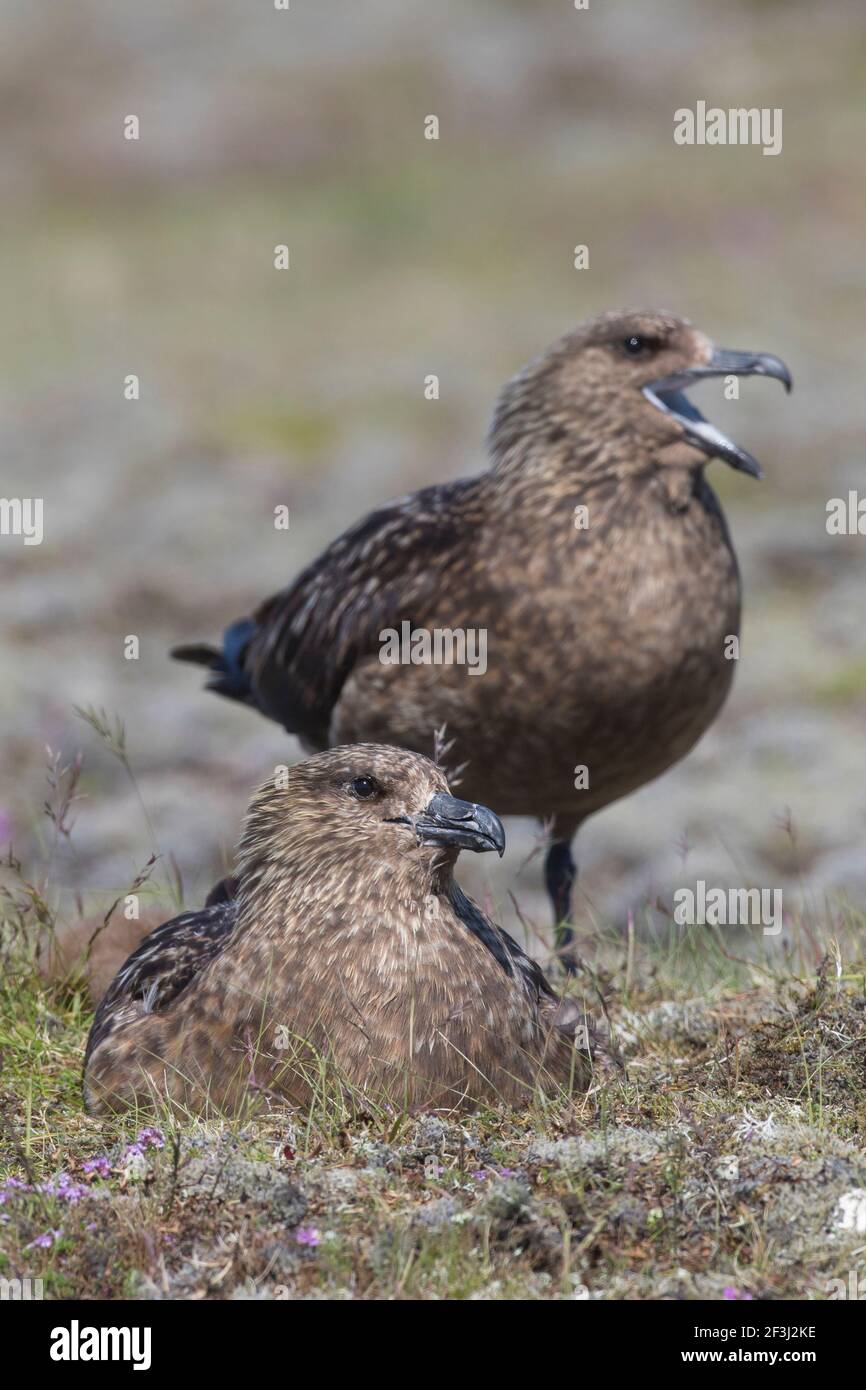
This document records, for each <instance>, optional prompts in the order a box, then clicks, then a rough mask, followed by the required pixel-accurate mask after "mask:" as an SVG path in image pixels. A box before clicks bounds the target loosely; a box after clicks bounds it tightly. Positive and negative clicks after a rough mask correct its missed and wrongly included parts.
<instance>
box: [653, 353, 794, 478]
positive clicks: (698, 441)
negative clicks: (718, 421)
mask: <svg viewBox="0 0 866 1390" xmlns="http://www.w3.org/2000/svg"><path fill="white" fill-rule="evenodd" d="M711 376H768V377H775V379H776V380H777V381H781V382H782V384H783V385H784V387H785V390H786V391H790V390H791V387H792V386H793V384H794V383H793V381H792V379H791V373H790V372H789V371H788V368H787V367H786V366H785V363H784V362H783V361H782V359H781V357H775V356H774V355H773V353H771V352H738V351H736V350H735V349H733V348H716V349H715V350H714V352H713V355H712V357H711V358H710V360H709V362H705V363H704V364H703V365H702V366H700V367H688V368H684V369H683V371H681V372H674V373H672V374H671V375H670V376H666V377H662V378H661V379H660V380H659V381H652V382H650V384H649V385H648V386H645V387H644V388H643V393H644V395H645V396H646V398H647V400H648V401H649V402H650V404H651V405H654V406H655V407H656V409H657V410H661V411H663V412H664V413H665V414H666V415H671V416H673V418H674V419H675V420H678V421H679V423H680V424H681V425H682V427H683V430H684V432H685V435H686V437H687V438H688V439H689V440H690V441H691V443H693V444H694V445H695V446H696V447H697V448H698V449H701V450H702V451H703V453H705V454H707V455H708V456H709V457H710V458H720V459H723V460H724V461H725V463H728V464H730V466H731V468H736V469H738V470H739V472H741V473H748V474H749V475H750V476H751V477H753V478H761V477H763V473H762V471H761V465H760V464H759V463H758V460H757V459H756V458H753V457H752V455H751V454H750V453H748V451H747V450H746V449H743V448H742V447H741V446H740V445H739V444H735V443H734V441H733V440H732V439H729V438H728V437H727V435H725V434H723V433H722V431H721V430H720V429H717V428H716V426H715V425H712V424H710V422H709V420H705V419H704V417H703V415H702V414H701V412H700V411H699V410H698V408H697V406H694V405H692V403H691V401H690V400H689V399H688V397H687V396H686V395H685V394H684V392H685V390H686V388H687V387H689V386H694V385H695V383H696V382H699V381H703V380H704V379H705V378H706V377H711Z"/></svg>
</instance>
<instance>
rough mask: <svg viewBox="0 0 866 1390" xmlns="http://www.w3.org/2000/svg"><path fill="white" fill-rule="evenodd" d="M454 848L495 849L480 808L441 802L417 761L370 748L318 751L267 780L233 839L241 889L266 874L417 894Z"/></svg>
mask: <svg viewBox="0 0 866 1390" xmlns="http://www.w3.org/2000/svg"><path fill="white" fill-rule="evenodd" d="M461 849H469V850H473V851H475V852H476V853H483V852H485V851H487V850H496V851H497V853H498V854H500V855H501V854H502V853H503V851H504V849H505V832H504V830H503V828H502V823H501V821H500V820H499V818H498V817H497V816H495V815H494V814H493V812H492V811H489V810H488V809H487V807H486V806H479V805H476V804H475V803H474V802H469V801H459V800H458V799H457V798H456V797H454V796H451V794H450V793H449V791H448V783H447V781H446V779H445V775H444V773H443V772H442V771H441V769H440V768H438V767H437V766H436V765H435V763H432V762H431V761H430V760H429V759H428V758H424V757H422V756H421V755H420V754H417V753H409V752H406V751H405V750H403V749H399V748H390V747H386V746H383V745H379V744H372V743H369V744H368V743H364V744H349V745H346V746H344V747H338V748H332V749H328V750H327V751H326V752H324V753H319V754H317V755H316V756H315V757H312V758H309V759H307V761H306V762H302V763H299V764H297V766H295V767H292V768H289V769H288V770H287V771H285V772H284V773H283V774H282V775H280V773H279V772H278V773H277V776H276V777H275V778H271V779H269V780H268V782H266V783H265V784H264V786H263V787H261V788H260V789H259V791H258V792H257V793H256V795H255V796H254V798H253V801H252V804H251V806H250V810H249V814H248V816H247V821H246V825H245V829H244V835H243V838H242V841H241V852H240V877H241V883H242V885H243V884H244V883H245V882H246V884H248V885H249V884H250V883H251V882H252V881H254V880H255V879H256V878H257V877H259V878H260V877H261V875H262V874H266V875H267V876H268V877H269V878H271V879H273V877H274V875H277V876H282V877H284V878H285V879H286V880H288V879H289V878H290V879H291V880H292V881H293V882H295V883H296V884H297V883H306V882H309V883H310V884H311V885H312V883H313V882H315V881H316V880H318V879H321V877H322V876H323V875H333V876H335V879H336V880H337V881H343V882H348V881H349V880H351V881H352V882H353V883H357V882H358V881H361V882H362V883H363V884H364V885H365V887H366V889H367V890H368V891H369V893H370V894H372V895H374V896H375V895H376V894H377V893H378V892H381V891H382V890H383V889H384V888H386V887H387V886H388V885H389V884H391V883H398V884H400V885H402V886H403V887H405V886H406V885H408V884H412V885H415V886H417V887H418V888H419V889H420V890H421V891H423V892H426V891H428V890H429V887H430V885H431V884H432V883H433V881H434V880H435V879H436V878H437V877H440V876H442V877H443V881H444V880H447V879H448V878H449V876H450V870H451V868H452V867H453V865H454V862H455V860H456V858H457V855H458V854H459V852H460V850H461Z"/></svg>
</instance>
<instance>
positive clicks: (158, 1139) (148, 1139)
mask: <svg viewBox="0 0 866 1390" xmlns="http://www.w3.org/2000/svg"><path fill="white" fill-rule="evenodd" d="M136 1143H137V1144H140V1145H141V1148H142V1149H164V1148H165V1135H164V1134H163V1132H162V1130H161V1129H157V1128H156V1127H155V1126H154V1125H148V1126H147V1128H146V1129H143V1130H141V1131H140V1132H139V1134H138V1137H137V1139H136Z"/></svg>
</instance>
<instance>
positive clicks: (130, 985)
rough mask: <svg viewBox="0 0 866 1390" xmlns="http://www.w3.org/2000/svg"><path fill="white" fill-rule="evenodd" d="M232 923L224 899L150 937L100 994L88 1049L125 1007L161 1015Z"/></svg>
mask: <svg viewBox="0 0 866 1390" xmlns="http://www.w3.org/2000/svg"><path fill="white" fill-rule="evenodd" d="M236 922H237V902H236V901H235V900H234V899H233V898H224V899H222V900H221V901H219V902H216V903H214V904H212V906H210V907H204V908H202V909H201V910H200V911H198V912H183V913H181V915H180V916H179V917H173V918H172V919H171V921H170V922H163V924H162V926H161V927H156V928H155V930H154V931H152V932H150V933H149V934H148V935H147V936H146V937H145V938H144V940H143V941H142V942H141V944H140V945H139V946H138V947H137V948H136V949H135V950H134V951H133V953H132V955H131V956H130V957H129V958H128V960H127V961H126V962H125V964H124V965H122V966H121V968H120V970H119V971H118V972H117V974H116V976H115V977H114V980H113V981H112V983H111V984H110V985H109V987H108V989H107V990H106V992H105V994H104V995H103V997H102V999H101V1001H100V1004H99V1008H98V1009H97V1010H96V1014H95V1017H94V1019H93V1026H92V1028H91V1030H90V1037H89V1038H88V1040H87V1052H86V1054H85V1059H84V1062H85V1066H86V1065H87V1061H88V1058H89V1057H90V1054H91V1052H92V1051H93V1049H94V1048H95V1047H96V1046H97V1045H98V1044H99V1043H100V1042H102V1040H103V1039H104V1038H106V1037H107V1036H108V1034H109V1033H110V1032H112V1031H113V1028H114V1026H115V1023H116V1021H117V1019H118V1015H119V1013H120V1011H121V1010H125V1009H127V1007H128V1006H129V1005H130V1004H135V1005H136V1007H137V1008H138V1009H139V1010H141V1011H143V1012H146V1013H155V1014H156V1013H161V1012H162V1011H163V1010H164V1009H165V1008H166V1007H167V1006H168V1004H170V1003H171V1001H172V1000H174V999H176V998H177V997H178V995H179V994H180V993H181V991H182V990H184V989H186V987H187V985H188V984H189V983H190V981H191V980H193V979H194V978H195V977H196V976H197V975H199V974H200V973H201V971H202V970H203V969H204V968H205V966H206V965H207V964H208V963H209V961H212V960H213V959H214V957H215V956H217V955H219V953H220V951H222V950H223V948H224V947H225V945H226V942H227V941H228V939H229V937H230V935H231V933H232V931H233V930H234V927H235V924H236Z"/></svg>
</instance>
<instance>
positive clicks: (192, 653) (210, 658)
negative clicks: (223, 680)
mask: <svg viewBox="0 0 866 1390" xmlns="http://www.w3.org/2000/svg"><path fill="white" fill-rule="evenodd" d="M169 656H171V657H173V658H174V660H175V661H191V662H192V664H193V666H207V667H209V669H210V670H211V671H221V670H222V669H223V666H224V664H225V663H224V661H223V654H222V652H219V651H217V649H216V647H209V646H208V645H207V644H206V643H205V642H202V643H200V644H199V645H198V646H196V645H192V646H189V647H172V649H171V651H170V652H169Z"/></svg>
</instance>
